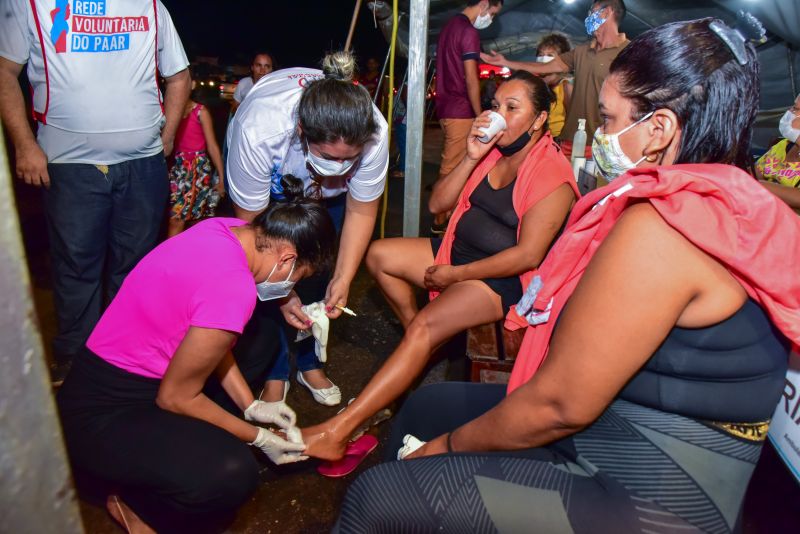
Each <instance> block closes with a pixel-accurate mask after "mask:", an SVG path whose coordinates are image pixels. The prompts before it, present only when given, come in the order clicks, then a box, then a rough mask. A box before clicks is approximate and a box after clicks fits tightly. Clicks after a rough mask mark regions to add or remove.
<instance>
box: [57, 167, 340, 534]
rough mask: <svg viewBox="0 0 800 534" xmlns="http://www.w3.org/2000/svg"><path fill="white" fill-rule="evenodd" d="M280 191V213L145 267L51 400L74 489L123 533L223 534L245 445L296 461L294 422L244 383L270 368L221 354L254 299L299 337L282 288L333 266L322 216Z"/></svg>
mask: <svg viewBox="0 0 800 534" xmlns="http://www.w3.org/2000/svg"><path fill="white" fill-rule="evenodd" d="M283 180H284V193H285V194H286V193H287V192H288V195H287V201H286V202H283V203H275V202H274V203H272V204H271V205H270V206H269V207H268V208H267V209H266V210H265V211H264V212H263V213H261V214H260V215H259V216H258V217H256V219H255V220H254V221H253V222H252V223H250V224H247V223H245V222H244V221H241V220H239V219H223V218H217V219H209V220H206V221H203V222H201V223H199V224H197V225H196V226H194V227H192V228H191V229H189V230H188V231H186V232H183V233H181V234H180V235H178V236H176V237H174V238H172V239H169V240H167V241H165V242H164V243H162V244H161V245H160V246H158V247H157V248H155V249H154V250H153V251H152V252H150V254H148V255H147V256H145V257H144V259H142V261H141V262H139V264H138V265H137V266H136V268H134V269H133V271H131V273H130V274H129V275H128V277H127V278H126V279H125V282H124V283H123V285H122V288H121V289H120V291H119V293H118V294H117V296H116V298H115V299H114V300H113V302H112V303H111V305H110V306H109V307H108V309H107V310H106V312H105V313H104V314H103V317H102V318H101V319H100V321H99V322H98V324H97V326H96V327H95V329H94V331H93V332H92V335H91V336H90V337H89V340H88V341H87V343H86V351H85V352H84V354H82V355H80V357H78V358H76V359H75V362H74V364H73V368H72V370H71V372H70V375H69V376H68V377H67V379H66V380H65V382H64V385H63V386H62V388H61V390H60V391H59V394H58V402H59V408H60V411H61V421H62V425H63V428H64V437H65V441H66V445H67V449H68V452H69V455H70V460H71V462H72V466H73V469H74V472H75V475H76V479H77V481H78V482H79V483H80V482H81V481H82V480H88V479H91V480H95V481H99V482H101V483H102V485H103V486H106V485H107V486H108V488H107V490H106V491H107V493H110V494H111V496H110V497H108V501H107V507H108V509H109V511H110V512H111V514H112V515H113V516H114V517H115V519H117V520H118V521H119V522H120V523H121V524H123V525H124V526H125V527H126V528H127V529H128V530H129V531H133V532H148V531H151V528H152V529H155V530H156V531H158V532H208V531H219V530H221V529H223V528H224V527H225V525H226V523H227V522H228V521H229V520H230V519H232V517H233V515H234V513H235V511H236V510H237V509H238V507H239V506H240V505H241V504H242V503H243V502H244V501H245V500H246V499H247V498H249V497H250V495H251V494H252V493H253V491H255V488H256V485H257V483H258V465H257V463H256V462H255V460H254V458H253V455H252V454H251V453H250V451H249V450H248V447H247V445H248V444H249V445H254V446H256V447H258V448H259V449H261V450H262V451H263V452H264V453H265V454H266V455H267V456H268V457H269V459H270V460H272V461H273V462H275V463H277V464H282V463H287V462H294V461H298V460H302V459H305V458H306V457H305V456H303V451H304V450H305V444H304V443H303V440H302V436H301V434H300V431H299V430H298V429H297V428H296V427H295V414H294V412H293V411H292V410H291V409H290V408H289V407H288V406H286V405H285V404H284V403H266V402H263V401H260V400H257V399H254V397H253V392H252V390H251V387H250V386H249V385H248V384H249V383H257V382H258V380H259V377H261V380H262V383H263V376H264V374H265V373H266V371H267V367H268V366H269V364H270V363H271V362H270V359H269V358H268V357H267V355H259V358H258V361H255V359H254V358H250V359H251V360H254V361H241V359H238V360H234V358H233V355H232V353H231V348H232V347H233V345H234V343H235V342H236V339H237V336H238V335H239V334H241V333H242V330H243V329H244V327H245V324H246V323H247V322H248V320H249V319H250V316H251V315H252V313H253V309H254V307H255V303H256V296H258V298H259V299H261V300H271V299H278V298H283V299H284V304H283V305H282V306H281V311H283V314H284V317H285V318H286V320H287V322H289V323H290V324H291V325H292V326H294V327H297V328H301V329H302V328H307V326H308V325H306V324H303V323H302V322H301V321H300V320H299V319H298V316H296V315H295V313H296V310H298V309H299V299H298V298H297V296H296V295H295V294H294V291H293V290H292V286H293V285H294V284H295V282H297V281H298V280H300V279H301V278H304V277H307V276H309V275H311V274H312V273H313V272H314V271H315V270H316V271H320V270H324V269H326V268H328V267H329V266H330V264H331V263H332V258H333V256H334V245H335V243H336V232H335V230H334V226H333V222H332V220H331V218H330V215H329V214H328V212H327V211H326V210H325V208H324V207H322V206H321V205H319V204H317V203H316V202H313V201H309V200H305V199H304V198H303V187H302V184H301V183H300V181H299V180H297V179H295V178H293V177H292V176H285V177H284V178H283ZM297 199H299V200H297ZM212 373H213V374H215V377H213V378H210V377H211V375H212ZM226 405H230V408H228V409H225V408H223V406H226ZM242 415H244V419H242ZM250 422H255V423H264V424H266V425H270V426H273V427H277V428H278V429H279V431H280V433H276V432H271V431H270V430H268V429H266V428H262V427H260V426H256V425H255V424H251V423H250ZM79 485H80V484H79Z"/></svg>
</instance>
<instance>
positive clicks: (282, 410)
mask: <svg viewBox="0 0 800 534" xmlns="http://www.w3.org/2000/svg"><path fill="white" fill-rule="evenodd" d="M244 419H245V421H258V422H259V423H267V424H273V425H277V426H279V427H281V428H282V429H284V430H288V429H290V428H292V427H294V426H295V424H296V423H297V416H296V415H295V413H294V410H292V409H291V408H289V406H288V405H287V404H286V403H285V402H283V401H278V402H264V401H262V400H258V399H256V400H254V401H253V403H252V404H251V405H250V406H248V407H247V409H246V410H245V411H244Z"/></svg>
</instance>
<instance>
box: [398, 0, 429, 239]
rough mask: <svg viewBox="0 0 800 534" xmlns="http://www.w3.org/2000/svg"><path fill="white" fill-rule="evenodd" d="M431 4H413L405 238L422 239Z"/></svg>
mask: <svg viewBox="0 0 800 534" xmlns="http://www.w3.org/2000/svg"><path fill="white" fill-rule="evenodd" d="M429 7H430V0H411V9H410V16H409V17H408V26H409V35H408V97H407V102H408V103H407V110H408V115H406V128H407V131H408V133H409V135H408V136H407V137H406V139H407V140H406V179H405V184H404V187H405V189H404V193H405V202H404V204H403V236H404V237H418V236H419V208H420V192H421V189H422V188H421V183H422V137H423V134H424V132H425V85H426V84H425V82H426V80H425V78H426V70H427V69H426V68H425V67H426V65H425V52H426V51H427V49H428V12H429Z"/></svg>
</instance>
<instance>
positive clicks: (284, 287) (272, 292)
mask: <svg viewBox="0 0 800 534" xmlns="http://www.w3.org/2000/svg"><path fill="white" fill-rule="evenodd" d="M296 263H297V260H296V259H295V260H294V262H292V270H291V271H289V276H287V277H286V280H284V281H283V282H270V281H269V279H270V277H271V276H272V274H273V273H274V272H275V269H277V268H278V264H277V263H275V266H274V267H273V268H272V270H271V271H270V272H269V275H268V276H267V279H266V280H264V281H263V282H261V283H260V284H256V292H257V293H258V300H261V301H265V300H274V299H282V298H283V297H285V296H287V295H288V294H289V293H291V292H292V288H293V287H294V282H292V281H291V280H290V278H291V277H292V273H294V266H295V264H296Z"/></svg>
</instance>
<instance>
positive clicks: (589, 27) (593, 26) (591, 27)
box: [583, 9, 606, 35]
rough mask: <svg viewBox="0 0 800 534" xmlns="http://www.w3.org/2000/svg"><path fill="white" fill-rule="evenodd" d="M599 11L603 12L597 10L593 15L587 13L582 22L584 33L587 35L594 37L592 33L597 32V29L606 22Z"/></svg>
mask: <svg viewBox="0 0 800 534" xmlns="http://www.w3.org/2000/svg"><path fill="white" fill-rule="evenodd" d="M601 11H603V10H602V9H598V10H597V11H595V12H593V13H589V16H588V17H586V19H585V20H584V21H583V24H584V25H585V26H586V33H588V34H589V35H594V32H596V31H597V28H599V27H600V26H602V25H603V23H604V22H605V21H606V19H604V18H603V17H601V16H600V12H601Z"/></svg>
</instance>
